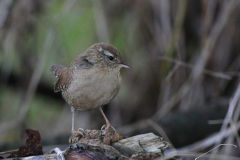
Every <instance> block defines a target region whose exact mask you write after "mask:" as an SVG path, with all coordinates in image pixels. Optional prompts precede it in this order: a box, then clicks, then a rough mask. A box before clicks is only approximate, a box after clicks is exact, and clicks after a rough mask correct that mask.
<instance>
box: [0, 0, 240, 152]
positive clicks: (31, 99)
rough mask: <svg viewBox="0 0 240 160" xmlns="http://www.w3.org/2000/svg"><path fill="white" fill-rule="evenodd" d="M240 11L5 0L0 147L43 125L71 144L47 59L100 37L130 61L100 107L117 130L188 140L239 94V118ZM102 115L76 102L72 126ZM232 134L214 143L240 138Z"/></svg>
mask: <svg viewBox="0 0 240 160" xmlns="http://www.w3.org/2000/svg"><path fill="white" fill-rule="evenodd" d="M239 19H240V1H239V0H229V1H227V0H225V1H224V0H211V1H208V0H170V1H169V0H151V1H144V0H132V1H127V0H114V1H108V0H92V1H89V0H79V1H78V0H68V1H64V0H51V1H47V0H17V1H14V0H1V1H0V151H4V150H10V149H17V148H18V147H19V145H24V141H25V137H26V135H25V133H24V129H25V128H31V129H35V130H38V131H39V132H40V133H41V136H42V141H43V148H44V149H45V151H46V150H48V149H49V150H50V149H52V148H54V147H57V146H61V145H63V148H64V147H65V146H67V144H68V138H69V136H70V132H71V109H70V107H69V106H68V104H66V103H65V101H64V100H63V99H62V98H61V94H60V93H54V92H53V83H54V82H55V81H56V78H55V77H53V76H51V73H50V68H51V65H52V64H61V65H64V66H69V64H70V63H71V61H72V60H73V59H74V58H75V57H76V56H77V55H79V54H81V53H83V52H84V51H85V50H86V49H87V48H88V47H90V46H91V45H92V44H94V43H97V42H105V43H110V44H112V45H114V46H116V47H117V48H118V49H119V50H120V51H121V53H122V54H123V56H124V58H125V62H126V63H127V64H128V65H129V66H131V68H132V69H131V70H126V69H122V77H123V83H122V87H121V90H120V92H119V94H118V96H117V97H116V98H115V99H114V100H113V101H112V102H111V103H110V104H108V105H106V106H104V107H103V110H104V112H105V114H106V115H107V117H108V118H109V120H110V122H111V124H112V125H113V126H114V127H115V128H116V130H117V131H119V133H120V134H122V135H124V136H133V135H136V134H141V133H148V132H154V133H155V134H158V135H161V136H164V138H167V137H168V138H169V139H170V141H171V143H172V144H173V147H176V148H181V147H184V146H188V145H190V144H194V143H196V142H198V141H201V140H204V138H207V137H208V136H209V135H211V134H213V133H218V132H219V131H220V130H221V128H222V130H223V129H224V125H223V124H224V123H222V121H223V120H224V118H225V116H226V114H227V111H228V109H229V104H230V102H231V101H230V100H231V99H232V98H233V97H234V96H235V99H237V103H236V104H235V107H234V108H233V110H234V112H232V114H230V118H232V119H231V120H232V121H231V122H232V123H234V124H238V119H239V118H238V117H239V112H240V111H239V110H240V109H238V108H240V105H239V103H238V98H239V96H238V94H237V92H236V90H237V88H238V85H239V76H240V72H239V70H240V63H239V62H240V54H239V50H240V38H239V37H240V28H239V26H240V21H239ZM228 118H229V117H228ZM213 120H218V121H220V123H216V124H215V122H216V121H213ZM225 120H226V119H225ZM211 122H213V123H214V124H212V123H211ZM104 123H105V121H104V119H103V117H102V115H101V113H100V112H99V111H98V110H88V111H81V112H80V111H77V112H76V119H75V128H84V129H100V128H101V126H102V125H103V124H104ZM159 128H161V129H159ZM227 128H228V125H227V126H225V129H227ZM238 129H239V128H237V130H238ZM162 130H163V131H164V132H165V134H166V135H165V134H164V133H163V131H162ZM231 138H232V141H229V139H227V138H222V139H220V140H216V143H220V142H221V143H225V142H231V143H233V144H235V143H236V144H238V143H237V142H238V139H237V138H236V135H232V136H231ZM214 144H215V143H212V144H211V145H210V146H213V145H214ZM207 147H209V146H206V148H207ZM200 150H204V149H199V150H197V149H196V150H195V151H200ZM224 153H225V152H224Z"/></svg>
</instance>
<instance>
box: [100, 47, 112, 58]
mask: <svg viewBox="0 0 240 160" xmlns="http://www.w3.org/2000/svg"><path fill="white" fill-rule="evenodd" d="M98 51H99V52H102V51H103V54H105V55H107V56H112V57H114V56H113V54H112V53H110V52H109V51H106V50H103V49H102V47H100V48H99V49H98Z"/></svg>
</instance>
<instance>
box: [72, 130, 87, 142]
mask: <svg viewBox="0 0 240 160" xmlns="http://www.w3.org/2000/svg"><path fill="white" fill-rule="evenodd" d="M83 136H84V129H82V128H79V129H78V130H77V131H72V135H71V137H70V138H69V143H76V142H77V141H78V140H79V139H80V138H81V137H83Z"/></svg>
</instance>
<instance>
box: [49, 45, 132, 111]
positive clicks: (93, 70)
mask: <svg viewBox="0 0 240 160" xmlns="http://www.w3.org/2000/svg"><path fill="white" fill-rule="evenodd" d="M122 67H126V68H129V67H128V66H127V65H126V64H125V63H123V57H122V55H121V53H120V51H119V50H118V49H117V48H116V47H114V46H112V45H110V44H106V43H96V44H94V45H92V46H91V47H89V48H88V49H87V50H86V51H85V52H84V53H82V54H80V55H78V56H77V57H76V58H75V59H74V60H73V61H72V63H71V64H70V66H69V68H66V67H64V66H61V65H53V66H52V68H51V72H52V74H53V76H55V77H57V78H58V80H57V82H56V83H55V84H54V91H55V92H59V91H61V92H62V96H63V98H64V99H65V100H66V101H67V103H68V104H69V105H70V106H72V107H74V108H75V109H78V110H86V109H93V108H98V107H101V106H102V105H105V104H107V103H109V102H110V101H111V100H112V99H113V98H114V97H115V96H116V95H117V94H118V92H119V90H120V87H121V82H122V79H121V74H120V69H121V68H122Z"/></svg>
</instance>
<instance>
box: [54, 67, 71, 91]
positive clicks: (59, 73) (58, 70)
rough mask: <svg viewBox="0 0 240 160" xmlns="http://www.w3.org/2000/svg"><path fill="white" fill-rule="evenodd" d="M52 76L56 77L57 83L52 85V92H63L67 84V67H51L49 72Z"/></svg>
mask: <svg viewBox="0 0 240 160" xmlns="http://www.w3.org/2000/svg"><path fill="white" fill-rule="evenodd" d="M50 71H51V72H52V75H53V76H54V77H57V78H58V80H57V82H55V83H54V92H59V91H65V90H66V89H67V87H68V84H69V79H68V76H66V74H67V67H64V66H61V65H56V64H54V65H52V67H51V70H50Z"/></svg>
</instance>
